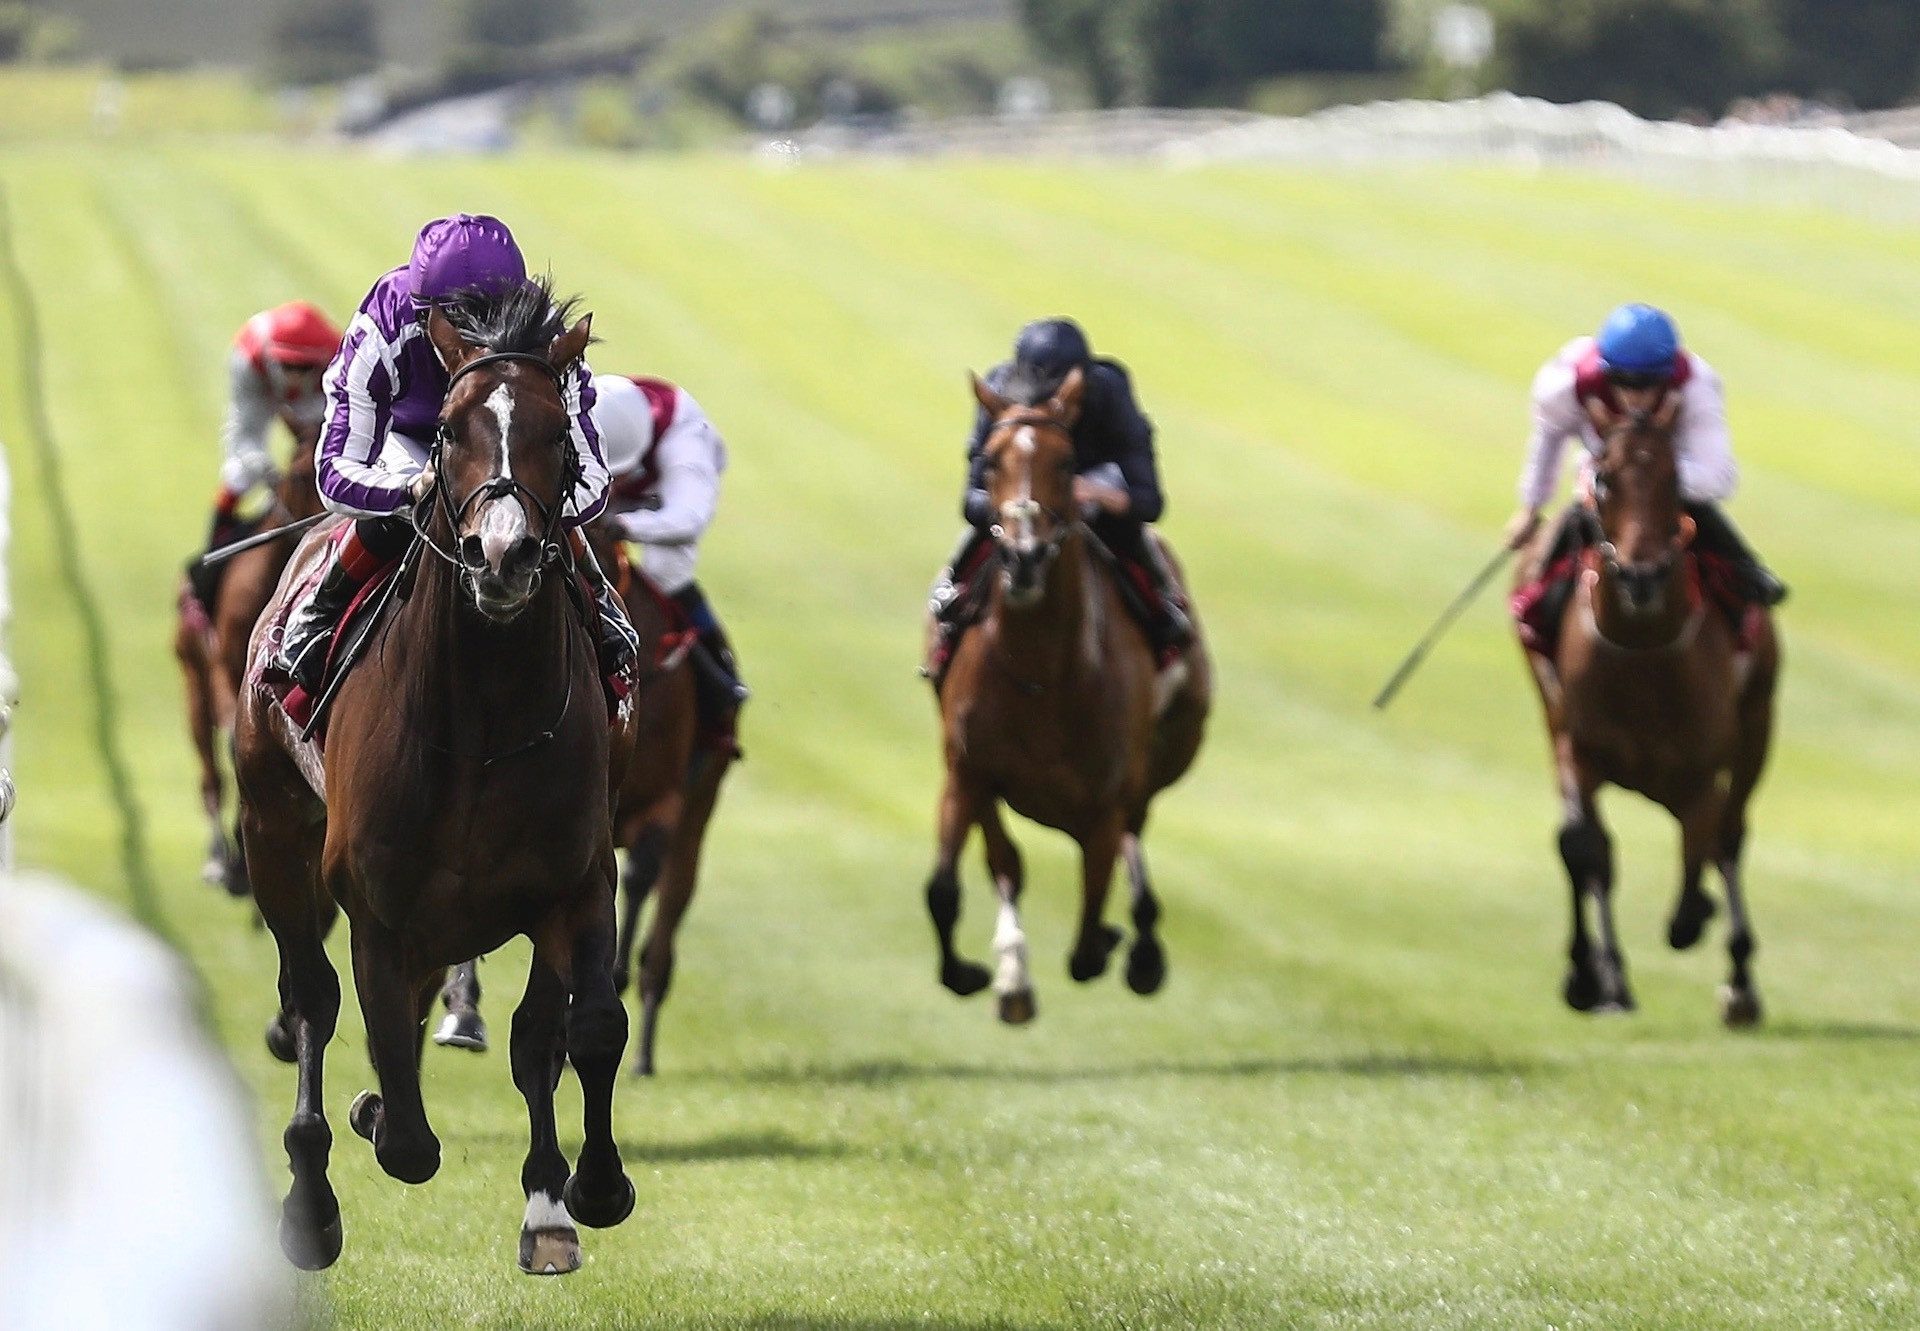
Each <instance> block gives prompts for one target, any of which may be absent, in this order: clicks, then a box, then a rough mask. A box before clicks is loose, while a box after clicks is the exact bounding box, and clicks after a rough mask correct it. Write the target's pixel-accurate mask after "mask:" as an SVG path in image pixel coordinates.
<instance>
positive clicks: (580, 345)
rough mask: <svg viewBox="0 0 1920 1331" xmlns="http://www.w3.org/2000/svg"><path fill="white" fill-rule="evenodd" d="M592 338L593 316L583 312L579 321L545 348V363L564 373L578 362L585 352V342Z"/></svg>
mask: <svg viewBox="0 0 1920 1331" xmlns="http://www.w3.org/2000/svg"><path fill="white" fill-rule="evenodd" d="M592 340H593V316H592V315H591V314H583V315H581V316H580V322H579V323H577V324H575V325H574V326H573V327H571V328H569V329H568V330H567V331H566V332H564V333H562V334H560V336H559V337H556V338H554V339H553V345H552V346H550V347H548V348H547V364H549V365H551V366H553V368H554V369H556V370H558V371H559V372H560V373H561V374H565V373H566V372H567V371H569V370H571V369H572V368H573V367H574V366H576V365H578V364H579V363H580V358H581V357H582V356H584V355H586V354H587V343H589V342H591V341H592Z"/></svg>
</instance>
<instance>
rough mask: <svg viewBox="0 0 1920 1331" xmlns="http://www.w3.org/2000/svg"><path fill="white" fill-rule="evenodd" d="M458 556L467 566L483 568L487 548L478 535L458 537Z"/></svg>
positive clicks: (485, 561)
mask: <svg viewBox="0 0 1920 1331" xmlns="http://www.w3.org/2000/svg"><path fill="white" fill-rule="evenodd" d="M460 558H461V559H462V560H463V561H465V563H466V566H467V567H468V568H484V567H485V566H486V563H487V549H486V546H484V545H482V544H481V542H480V538H479V537H478V536H464V537H462V538H461V539H460Z"/></svg>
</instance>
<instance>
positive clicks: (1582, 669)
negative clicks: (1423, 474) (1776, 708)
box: [1521, 394, 1780, 1026]
mask: <svg viewBox="0 0 1920 1331" xmlns="http://www.w3.org/2000/svg"><path fill="white" fill-rule="evenodd" d="M1678 407H1679V396H1678V395H1677V394H1671V395H1669V397H1668V399H1667V401H1666V402H1665V403H1664V404H1663V405H1660V406H1659V407H1657V408H1656V409H1654V410H1651V411H1642V412H1637V413H1634V412H1627V413H1616V412H1615V411H1613V410H1612V409H1610V408H1609V407H1607V406H1605V405H1603V404H1599V403H1595V404H1594V405H1593V406H1592V407H1591V408H1590V413H1591V415H1592V417H1593V420H1594V425H1595V427H1596V428H1597V429H1598V430H1599V431H1600V435H1601V437H1602V438H1603V439H1604V440H1605V447H1604V451H1603V452H1602V454H1601V456H1600V458H1599V460H1598V462H1597V464H1596V467H1595V472H1594V483H1593V500H1594V503H1593V509H1594V515H1595V517H1596V519H1597V521H1598V523H1599V528H1600V538H1601V539H1600V540H1599V543H1598V544H1597V545H1595V546H1594V547H1593V548H1592V549H1590V550H1588V551H1587V552H1586V553H1585V554H1584V555H1583V556H1582V566H1581V570H1580V573H1579V577H1578V582H1577V584H1576V586H1575V589H1574V592H1573V598H1572V601H1571V602H1570V604H1569V606H1568V608H1567V613H1566V615H1565V617H1564V619H1563V620H1562V622H1561V626H1560V634H1559V639H1558V644H1557V650H1556V651H1555V655H1554V661H1553V662H1552V663H1548V662H1546V661H1544V660H1542V659H1540V658H1539V657H1537V656H1536V655H1534V654H1533V653H1527V654H1526V655H1527V660H1528V663H1529V665H1530V666H1531V667H1532V670H1533V676H1534V683H1535V685H1536V687H1537V688H1538V690H1539V693H1540V700H1541V704H1542V706H1543V707H1544V709H1545V713H1546V722H1547V732H1548V735H1549V737H1550V739H1551V741H1552V745H1553V760H1554V771H1555V775H1556V777H1557V780H1558V783H1559V788H1560V797H1561V800H1562V802H1563V809H1564V818H1563V821H1562V823H1561V827H1560V857H1561V859H1562V860H1563V861H1564V862H1565V864H1566V870H1567V877H1568V881H1569V883H1570V885H1571V887H1572V893H1573V932H1572V941H1571V943H1570V945H1569V948H1568V958H1569V961H1570V963H1571V964H1570V966H1569V968H1568V971H1567V976H1566V980H1565V983H1564V986H1563V993H1564V997H1565V998H1566V1001H1567V1003H1568V1005H1569V1006H1571V1007H1573V1008H1575V1009H1576V1010H1578V1011H1582V1012H1607V1011H1613V1012H1623V1011H1630V1010H1631V1009H1632V1008H1633V1006H1634V1001H1633V995H1632V993H1631V991H1630V990H1629V989H1628V987H1627V974H1626V966H1625V963H1624V961H1623V959H1622V956H1621V952H1620V942H1619V934H1618V932H1617V930H1616V929H1615V927H1614V919H1613V883H1614V865H1613V843H1612V840H1611V838H1610V837H1609V836H1608V835H1607V831H1606V828H1605V827H1604V826H1603V825H1602V823H1601V821H1600V813H1599V809H1598V807H1597V806H1596V804H1595V795H1596V793H1597V792H1598V790H1599V789H1600V787H1601V786H1602V785H1606V784H1608V783H1611V784H1613V785H1617V786H1621V787H1623V788H1625V789H1627V790H1633V791H1638V792H1639V793H1640V794H1642V795H1645V796H1646V797H1647V798H1648V799H1650V800H1652V801H1653V802H1654V803H1656V804H1658V805H1660V806H1661V807H1662V808H1664V809H1666V810H1667V811H1668V812H1669V813H1671V814H1672V815H1673V816H1674V817H1675V818H1677V819H1678V820H1679V822H1680V832H1681V859H1682V871H1681V881H1680V895H1679V897H1678V899H1677V900H1676V901H1675V903H1674V908H1673V914H1672V917H1671V918H1670V920H1669V921H1668V925H1667V941H1668V942H1669V943H1670V944H1671V945H1672V946H1673V947H1675V948H1689V947H1692V946H1693V945H1694V944H1695V943H1696V942H1698V941H1699V939H1700V936H1701V933H1702V930H1703V929H1704V927H1705V925H1706V922H1707V920H1708V919H1710V918H1711V917H1712V916H1713V914H1714V910H1715V907H1714V903H1713V901H1712V899H1711V898H1710V897H1709V896H1708V895H1707V893H1706V891H1705V889H1704V888H1703V887H1702V886H1701V880H1702V877H1703V875H1704V871H1705V867H1706V865H1707V864H1708V863H1709V862H1711V863H1712V864H1713V865H1714V866H1715V867H1716V868H1717V869H1718V870H1719V872H1720V878H1721V881H1722V882H1723V883H1724V884H1725V886H1726V895H1727V910H1728V914H1729V916H1730V926H1729V930H1728V935H1727V953H1728V955H1729V956H1730V957H1731V959H1732V974H1731V975H1730V977H1729V979H1728V981H1727V984H1726V985H1725V986H1724V987H1723V988H1722V989H1721V991H1720V1013H1721V1019H1722V1020H1723V1021H1724V1022H1725V1023H1726V1024H1727V1025H1728V1026H1750V1025H1753V1024H1754V1023H1756V1022H1758V1021H1759V1020H1760V1015H1761V1009H1760V995H1759V991H1758V990H1757V989H1755V987H1754V984H1753V977H1752V974H1751V973H1750V971H1749V967H1748V962H1749V961H1750V959H1751V958H1752V956H1753V952H1754V946H1755V944H1754V937H1753V927H1752V923H1751V921H1750V920H1749V919H1748V916H1747V904H1746V898H1745V895H1744V892H1743V889H1742V885H1741V871H1740V854H1741V850H1742V849H1743V847H1744V846H1745V843H1746V835H1747V803H1748V800H1749V799H1750V798H1751V797H1752V795H1753V792H1754V788H1755V786H1757V785H1758V784H1759V781H1760V774H1761V771H1762V769H1763V768H1764V767H1765V766H1766V761H1767V746H1768V741H1769V738H1770V736H1771V733H1772V729H1773V696H1774V690H1775V685H1776V683H1777V681H1778V678H1779V672H1780V649H1779V643H1778V640H1777V638H1776V637H1775V635H1774V629H1773V623H1772V619H1771V617H1770V616H1769V615H1767V614H1766V613H1765V611H1763V610H1761V609H1759V608H1757V607H1752V608H1747V609H1746V610H1745V620H1744V627H1745V640H1744V641H1743V640H1742V631H1741V630H1736V628H1735V627H1734V626H1733V624H1732V623H1731V622H1730V620H1729V618H1728V616H1727V614H1725V613H1723V611H1722V610H1721V609H1720V608H1719V607H1718V606H1716V605H1715V604H1714V603H1713V601H1712V600H1711V599H1710V598H1709V597H1708V596H1707V595H1706V593H1705V592H1704V591H1703V586H1702V584H1703V577H1702V568H1701V563H1700V557H1699V556H1697V555H1695V554H1693V553H1691V552H1689V550H1688V545H1689V543H1690V542H1691V539H1692V536H1693V522H1692V519H1691V518H1689V517H1687V516H1686V514H1685V512H1684V511H1683V509H1682V506H1681V502H1680V482H1679V470H1678V465H1677V462H1676V459H1675V456H1674V446H1673V424H1674V416H1675V413H1676V412H1677V410H1678ZM1573 516H1574V518H1576V519H1577V518H1578V517H1579V515H1578V514H1575V515H1573ZM1547 539H1549V540H1550V539H1551V537H1550V536H1549V537H1547ZM1535 562H1537V560H1536V561H1535ZM1521 577H1522V580H1523V581H1524V580H1525V579H1526V577H1527V574H1526V573H1525V572H1523V573H1522V575H1521ZM1589 899H1590V900H1591V901H1592V902H1593V903H1594V906H1595V908H1596V913H1597V916H1598V921H1597V923H1598V930H1599V937H1598V940H1597V941H1596V940H1595V939H1594V938H1593V937H1592V935H1590V934H1589V932H1588V925H1587V902H1588V901H1589Z"/></svg>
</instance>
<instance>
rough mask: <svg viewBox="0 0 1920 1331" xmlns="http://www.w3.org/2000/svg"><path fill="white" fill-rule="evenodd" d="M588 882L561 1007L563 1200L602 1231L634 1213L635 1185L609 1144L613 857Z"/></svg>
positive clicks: (614, 1068)
mask: <svg viewBox="0 0 1920 1331" xmlns="http://www.w3.org/2000/svg"><path fill="white" fill-rule="evenodd" d="M597 876H600V877H602V878H603V879H604V882H593V883H590V884H589V886H588V889H587V892H586V895H585V905H584V906H583V907H582V910H581V917H580V919H579V922H578V923H577V924H576V925H575V930H574V936H573V997H572V1000H571V1001H570V1003H569V1004H568V1007H567V1058H568V1059H569V1061H571V1062H572V1064H573V1069H574V1071H575V1072H576V1073H578V1074H579V1077H580V1101H581V1114H582V1125H583V1129H584V1131H583V1136H582V1140H581V1145H580V1158H579V1161H578V1163H577V1165H576V1167H575V1170H574V1174H573V1177H572V1178H570V1179H568V1180H567V1187H566V1192H565V1194H564V1197H565V1201H566V1206H567V1211H568V1213H569V1214H570V1215H572V1216H573V1218H574V1219H575V1220H577V1221H579V1222H580V1223H581V1224H583V1225H590V1226H592V1227H593V1228H595V1229H606V1228H608V1227H609V1226H612V1225H617V1224H619V1223H620V1222H621V1221H622V1220H625V1219H626V1218H627V1217H628V1216H629V1215H631V1214H633V1196H634V1194H633V1182H632V1180H630V1179H629V1178H628V1177H627V1174H626V1170H625V1169H624V1168H623V1167H622V1166H621V1163H620V1147H619V1145H618V1144H617V1143H616V1142H615V1141H614V1139H613V1085H614V1082H615V1080H616V1079H617V1078H618V1077H619V1075H620V1058H621V1056H622V1055H623V1054H625V1053H626V1050H627V1009H626V1007H625V1006H624V1005H623V1004H622V1003H621V1002H620V995H619V994H618V993H617V992H615V990H614V987H613V943H614V919H613V914H614V911H613V883H614V871H613V852H612V850H611V849H609V850H608V852H607V857H606V863H605V866H604V868H603V869H602V870H601V871H600V874H599V875H597Z"/></svg>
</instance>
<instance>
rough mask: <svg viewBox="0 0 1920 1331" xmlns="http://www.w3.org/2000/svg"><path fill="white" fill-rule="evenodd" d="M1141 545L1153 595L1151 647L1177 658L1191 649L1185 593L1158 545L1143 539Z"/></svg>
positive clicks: (1164, 655)
mask: <svg viewBox="0 0 1920 1331" xmlns="http://www.w3.org/2000/svg"><path fill="white" fill-rule="evenodd" d="M1140 545H1141V548H1142V550H1143V551H1144V552H1145V554H1146V556H1147V557H1146V560H1145V561H1144V566H1145V568H1146V570H1147V572H1148V573H1149V574H1151V575H1152V577H1153V587H1154V592H1155V593H1156V594H1155V596H1154V600H1155V602H1156V604H1155V606H1154V619H1155V624H1154V628H1153V631H1152V637H1153V638H1154V640H1155V641H1154V647H1155V649H1156V650H1157V651H1158V652H1159V653H1160V654H1161V656H1162V657H1169V656H1174V655H1178V654H1179V653H1181V652H1184V651H1186V649H1187V648H1189V647H1191V646H1193V620H1192V619H1191V618H1189V617H1188V615H1187V608H1186V593H1185V592H1184V591H1183V590H1182V588H1181V586H1180V582H1179V580H1178V579H1177V578H1175V577H1174V575H1173V567H1172V565H1170V564H1168V563H1167V558H1166V554H1165V552H1164V551H1163V550H1161V548H1160V542H1158V541H1156V540H1152V539H1150V538H1149V539H1143V540H1142V541H1141V542H1140Z"/></svg>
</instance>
